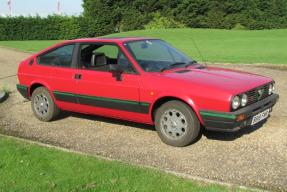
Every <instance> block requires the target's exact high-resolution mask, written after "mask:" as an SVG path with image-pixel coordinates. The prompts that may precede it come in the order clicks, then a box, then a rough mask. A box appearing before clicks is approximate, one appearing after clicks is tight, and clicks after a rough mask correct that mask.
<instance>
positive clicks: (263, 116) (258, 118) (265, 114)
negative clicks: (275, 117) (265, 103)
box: [251, 109, 270, 125]
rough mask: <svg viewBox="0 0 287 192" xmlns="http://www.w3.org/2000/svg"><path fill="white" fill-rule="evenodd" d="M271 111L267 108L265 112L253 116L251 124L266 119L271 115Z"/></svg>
mask: <svg viewBox="0 0 287 192" xmlns="http://www.w3.org/2000/svg"><path fill="white" fill-rule="evenodd" d="M269 111H270V109H267V110H265V111H263V112H261V113H259V114H257V115H255V116H254V117H253V118H252V123H251V125H255V124H256V123H258V122H260V121H262V120H264V119H266V118H267V117H268V115H269Z"/></svg>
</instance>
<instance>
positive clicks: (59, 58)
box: [37, 44, 75, 67]
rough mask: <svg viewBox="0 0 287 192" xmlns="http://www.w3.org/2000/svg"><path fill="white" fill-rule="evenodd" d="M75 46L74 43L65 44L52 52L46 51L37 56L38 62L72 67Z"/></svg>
mask: <svg viewBox="0 0 287 192" xmlns="http://www.w3.org/2000/svg"><path fill="white" fill-rule="evenodd" d="M74 47H75V45H74V44H71V45H64V46H62V47H59V48H57V49H54V50H52V51H50V52H47V53H44V54H42V55H40V56H39V57H38V58H37V62H38V63H39V64H41V65H50V66H59V67H71V65H72V60H73V52H74Z"/></svg>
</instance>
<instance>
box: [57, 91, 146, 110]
mask: <svg viewBox="0 0 287 192" xmlns="http://www.w3.org/2000/svg"><path fill="white" fill-rule="evenodd" d="M54 94H58V95H66V96H72V97H81V98H88V99H94V100H98V101H110V102H118V103H126V104H132V105H139V104H140V105H143V106H149V103H141V102H136V101H127V100H120V99H111V98H106V97H96V96H88V95H78V94H73V93H64V92H59V91H54Z"/></svg>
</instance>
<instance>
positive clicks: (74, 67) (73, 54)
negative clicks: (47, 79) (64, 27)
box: [36, 43, 79, 69]
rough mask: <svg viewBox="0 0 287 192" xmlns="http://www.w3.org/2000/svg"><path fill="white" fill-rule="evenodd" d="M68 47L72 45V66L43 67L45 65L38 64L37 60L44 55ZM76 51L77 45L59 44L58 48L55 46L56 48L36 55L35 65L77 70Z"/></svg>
mask: <svg viewBox="0 0 287 192" xmlns="http://www.w3.org/2000/svg"><path fill="white" fill-rule="evenodd" d="M69 45H74V48H73V53H72V64H71V66H69V67H67V66H55V65H45V64H41V63H39V62H38V58H39V57H41V56H43V55H45V54H48V53H51V52H53V51H55V50H57V49H60V48H62V47H65V46H69ZM78 49H79V47H78V46H77V43H65V44H61V45H60V46H56V47H53V48H51V49H49V50H47V51H45V52H43V53H41V54H39V55H37V57H36V64H38V65H41V66H48V67H57V68H66V69H67V68H73V69H77V52H78Z"/></svg>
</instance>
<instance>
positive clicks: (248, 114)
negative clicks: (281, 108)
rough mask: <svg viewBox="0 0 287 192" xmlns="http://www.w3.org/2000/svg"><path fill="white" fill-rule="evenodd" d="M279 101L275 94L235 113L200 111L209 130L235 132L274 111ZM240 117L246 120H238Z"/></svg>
mask: <svg viewBox="0 0 287 192" xmlns="http://www.w3.org/2000/svg"><path fill="white" fill-rule="evenodd" d="M278 99H279V95H277V94H273V95H271V96H269V97H266V98H265V99H262V100H261V101H258V102H256V103H254V104H252V105H249V106H247V107H244V108H242V109H240V110H238V111H235V112H228V113H221V112H216V111H200V115H201V117H202V120H203V123H204V126H205V128H206V129H207V130H213V131H225V132H234V131H237V130H239V129H241V128H244V127H247V126H250V125H251V121H252V118H253V116H255V115H257V114H259V113H261V112H263V111H265V110H266V109H272V107H273V106H274V105H275V104H276V102H277V101H278ZM240 115H241V116H242V115H243V116H245V118H244V120H239V119H238V117H239V116H240Z"/></svg>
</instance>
